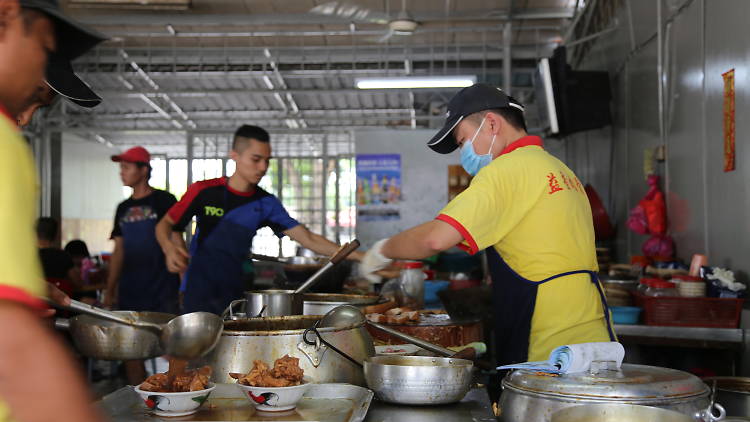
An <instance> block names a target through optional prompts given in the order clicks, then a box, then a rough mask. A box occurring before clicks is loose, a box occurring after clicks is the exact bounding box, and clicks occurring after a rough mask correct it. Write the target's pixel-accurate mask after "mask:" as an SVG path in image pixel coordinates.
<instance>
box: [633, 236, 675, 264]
mask: <svg viewBox="0 0 750 422" xmlns="http://www.w3.org/2000/svg"><path fill="white" fill-rule="evenodd" d="M641 249H642V250H643V254H644V255H646V256H647V257H654V258H657V257H658V258H662V259H667V260H671V259H672V258H674V240H673V239H672V238H671V237H670V236H667V235H653V236H651V237H650V238H649V239H648V240H647V241H646V242H644V243H643V247H642V248H641Z"/></svg>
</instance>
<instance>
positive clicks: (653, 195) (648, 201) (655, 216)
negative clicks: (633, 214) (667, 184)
mask: <svg viewBox="0 0 750 422" xmlns="http://www.w3.org/2000/svg"><path fill="white" fill-rule="evenodd" d="M648 184H649V186H651V187H650V188H649V190H648V193H646V196H644V197H643V199H641V202H639V203H638V205H640V206H641V207H643V210H644V211H645V212H646V219H647V220H648V231H649V233H651V234H664V233H666V232H667V206H666V203H665V202H664V194H663V193H662V191H661V190H660V189H659V176H655V175H651V176H648Z"/></svg>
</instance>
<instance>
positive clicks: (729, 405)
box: [703, 377, 750, 417]
mask: <svg viewBox="0 0 750 422" xmlns="http://www.w3.org/2000/svg"><path fill="white" fill-rule="evenodd" d="M703 381H705V383H706V384H708V385H709V386H711V385H712V384H713V382H714V381H716V401H718V402H719V403H721V404H722V406H724V409H726V411H727V415H729V416H745V417H747V416H750V378H745V377H709V378H703Z"/></svg>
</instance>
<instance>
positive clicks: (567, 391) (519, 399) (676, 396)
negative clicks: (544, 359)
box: [500, 364, 724, 422]
mask: <svg viewBox="0 0 750 422" xmlns="http://www.w3.org/2000/svg"><path fill="white" fill-rule="evenodd" d="M502 388H503V392H502V396H501V398H500V411H501V418H502V420H503V421H506V422H509V421H513V422H522V421H523V422H528V421H539V422H541V421H544V422H549V420H550V419H549V418H550V415H552V414H553V413H554V412H556V411H558V410H562V409H564V408H567V407H571V406H577V405H582V404H602V403H605V404H611V403H621V404H635V405H642V406H651V407H658V408H662V409H667V410H674V411H676V412H679V413H682V414H685V415H690V416H693V415H696V414H700V415H701V416H702V418H703V420H706V421H715V420H721V419H722V418H723V417H724V409H723V408H722V407H721V406H720V405H718V404H713V403H712V402H711V398H710V397H709V396H710V389H709V388H708V386H706V384H704V383H703V382H702V381H701V380H700V379H699V378H698V377H696V376H694V375H691V374H689V373H687V372H682V371H677V370H675V369H668V368H659V367H655V366H645V365H630V364H623V365H622V368H621V369H619V370H608V369H600V370H599V371H597V372H582V373H576V374H567V375H562V376H550V375H545V374H540V373H536V372H531V371H525V370H517V371H514V372H511V373H510V374H509V375H508V376H506V377H505V378H504V379H503V381H502ZM712 412H714V413H717V414H718V416H714V415H712Z"/></svg>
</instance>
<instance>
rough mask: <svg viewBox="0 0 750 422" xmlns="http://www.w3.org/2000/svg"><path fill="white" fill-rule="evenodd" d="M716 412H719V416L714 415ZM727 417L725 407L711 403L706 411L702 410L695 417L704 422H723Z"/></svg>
mask: <svg viewBox="0 0 750 422" xmlns="http://www.w3.org/2000/svg"><path fill="white" fill-rule="evenodd" d="M714 410H716V411H717V412H719V414H718V415H715V414H714ZM726 417H727V411H726V410H725V409H724V406H722V405H720V404H719V403H711V404H710V405H709V406H708V407H707V408H706V409H704V410H701V411H700V412H698V413H697V414H696V415H695V419H696V420H699V421H702V422H718V421H723V420H724V418H726Z"/></svg>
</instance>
